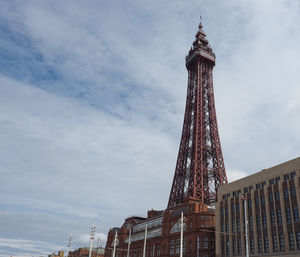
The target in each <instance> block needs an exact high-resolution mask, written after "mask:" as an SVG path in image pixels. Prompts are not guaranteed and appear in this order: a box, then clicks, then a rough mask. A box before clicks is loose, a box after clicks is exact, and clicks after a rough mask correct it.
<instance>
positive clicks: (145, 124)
mask: <svg viewBox="0 0 300 257" xmlns="http://www.w3.org/2000/svg"><path fill="white" fill-rule="evenodd" d="M200 11H201V13H202V15H203V16H204V29H205V31H206V33H207V35H208V36H207V37H208V39H209V41H210V43H211V44H212V46H213V49H214V51H215V52H216V55H217V63H216V67H215V70H214V87H215V98H216V99H215V100H216V107H217V113H218V123H219V130H220V135H221V142H222V147H223V154H224V159H225V165H226V168H227V174H228V178H229V181H233V180H236V179H239V178H241V177H242V176H245V175H247V174H250V173H253V172H256V171H259V170H261V169H263V168H268V167H270V166H272V165H275V164H278V163H280V162H283V161H286V160H288V159H292V158H293V157H296V155H298V153H299V145H300V144H299V142H300V138H299V133H298V131H299V129H300V122H299V119H298V118H297V117H298V116H299V114H298V113H299V112H300V106H299V100H298V99H299V97H300V89H299V86H298V83H299V81H300V75H299V74H300V73H299V72H298V67H300V65H299V58H298V56H299V55H300V34H299V31H300V30H299V24H300V14H299V3H297V2H295V1H272V0H268V1H258V0H257V1H251V2H249V1H238V2H237V1H226V2H220V1H212V2H209V3H208V2H207V1H202V2H199V1H192V0H191V1H185V2H184V3H183V2H182V1H172V2H168V1H146V2H143V4H141V3H139V2H137V1H128V2H126V4H124V3H123V2H122V1H119V2H118V1H117V2H114V3H112V2H99V1H88V2H84V3H83V2H80V1H63V2H60V3H55V4H53V3H52V2H51V1H39V2H37V1H26V2H25V1H7V2H4V3H3V8H1V10H0V12H1V18H2V19H3V20H4V21H5V22H6V23H5V26H4V27H5V29H6V30H7V31H8V32H10V33H11V34H9V33H4V34H3V35H9V36H7V37H8V39H7V40H8V41H7V42H6V43H3V42H4V41H1V42H0V43H1V44H0V47H3V48H4V53H3V56H4V57H3V58H2V59H1V60H4V61H6V62H7V63H6V65H4V64H3V62H1V60H0V72H1V74H2V75H1V76H0V117H1V118H0V141H1V145H0V162H1V167H0V174H1V181H2V186H1V189H0V190H1V191H0V192H1V194H0V202H1V206H3V207H1V208H0V226H1V228H3V230H2V231H6V232H7V231H9V232H7V233H5V235H9V237H10V238H16V235H18V238H21V237H22V238H24V240H25V239H28V240H29V239H30V240H31V239H36V238H38V237H40V236H41V238H40V240H41V241H45V242H46V241H48V242H53V243H54V244H57V245H60V244H61V243H62V242H63V244H65V245H66V241H67V239H68V235H69V234H70V233H72V234H73V236H74V247H78V246H80V244H83V243H86V242H87V240H88V232H89V228H90V226H91V224H93V223H96V224H97V232H98V233H100V236H101V238H104V236H103V234H104V235H105V234H106V233H107V231H108V229H109V227H112V226H119V225H121V224H122V222H123V219H124V218H125V217H127V216H128V215H130V214H132V213H139V214H140V215H145V213H146V210H147V209H150V208H158V209H163V208H165V206H166V201H167V199H168V194H169V190H170V186H171V180H172V177H173V172H174V167H175V162H176V154H177V151H178V145H179V140H180V133H181V126H182V120H183V111H184V101H185V94H186V80H187V74H186V71H185V67H184V57H185V55H186V53H187V51H188V49H189V47H190V46H191V43H192V41H193V36H194V34H195V32H196V30H197V25H198V24H197V23H198V19H199V13H200ZM1 24H2V23H1ZM0 28H2V29H3V27H0ZM7 31H6V32H7ZM5 38H6V37H4V36H3V37H2V39H3V40H4V39H5ZM9 40H11V41H9ZM12 42H13V43H14V44H10V43H12ZM7 48H9V50H10V52H11V54H12V56H6V55H5V53H6V52H7V51H6V50H7ZM5 51H6V52H5ZM31 55H32V56H33V57H32V56H31ZM35 55H38V56H40V57H39V58H40V59H42V61H36V60H35V58H36V56H35ZM28 56H29V57H30V56H31V57H32V58H31V59H30V58H29V57H28ZM5 57H6V59H5ZM31 65H32V66H31ZM48 70H54V72H55V74H56V76H57V77H56V78H54V79H53V78H51V76H50V75H49V74H48ZM45 74H46V75H47V74H48V75H47V76H46V75H45ZM8 76H10V77H13V78H15V79H13V78H8ZM54 77H55V76H54ZM24 81H25V82H24ZM37 87H39V88H40V89H38V88H37ZM141 199H142V200H141ZM137 203H138V204H137ZM12 224H14V225H17V227H18V229H17V232H16V233H15V234H14V233H13V232H10V228H11V227H12ZM41 232H42V233H41ZM2 237H3V236H2ZM18 240H19V239H18ZM22 240H23V239H22ZM33 241H35V240H33ZM3 254H6V253H4V252H3Z"/></svg>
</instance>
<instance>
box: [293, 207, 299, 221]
mask: <svg viewBox="0 0 300 257" xmlns="http://www.w3.org/2000/svg"><path fill="white" fill-rule="evenodd" d="M293 216H294V222H298V221H299V212H298V207H297V206H294V207H293Z"/></svg>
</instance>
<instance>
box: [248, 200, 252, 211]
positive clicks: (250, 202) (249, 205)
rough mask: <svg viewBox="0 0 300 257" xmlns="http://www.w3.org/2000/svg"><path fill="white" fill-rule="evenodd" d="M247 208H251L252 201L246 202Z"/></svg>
mask: <svg viewBox="0 0 300 257" xmlns="http://www.w3.org/2000/svg"><path fill="white" fill-rule="evenodd" d="M248 208H249V209H251V208H252V201H251V199H249V200H248Z"/></svg>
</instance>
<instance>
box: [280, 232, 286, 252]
mask: <svg viewBox="0 0 300 257" xmlns="http://www.w3.org/2000/svg"><path fill="white" fill-rule="evenodd" d="M279 249H280V251H284V250H285V247H284V236H283V234H280V235H279Z"/></svg>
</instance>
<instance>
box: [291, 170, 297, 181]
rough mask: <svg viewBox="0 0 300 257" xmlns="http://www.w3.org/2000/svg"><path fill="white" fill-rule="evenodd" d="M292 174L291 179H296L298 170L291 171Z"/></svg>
mask: <svg viewBox="0 0 300 257" xmlns="http://www.w3.org/2000/svg"><path fill="white" fill-rule="evenodd" d="M290 175H291V180H294V177H295V176H296V171H293V172H291V173H290Z"/></svg>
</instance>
